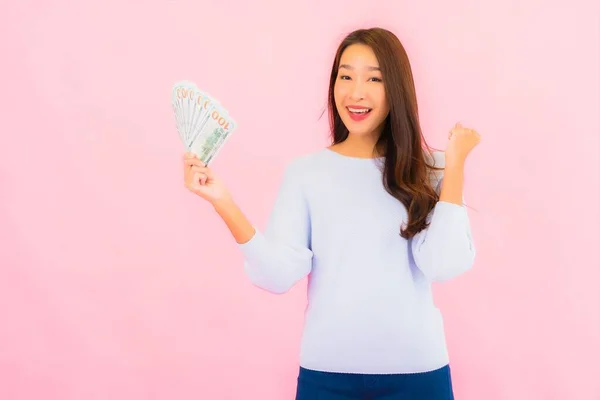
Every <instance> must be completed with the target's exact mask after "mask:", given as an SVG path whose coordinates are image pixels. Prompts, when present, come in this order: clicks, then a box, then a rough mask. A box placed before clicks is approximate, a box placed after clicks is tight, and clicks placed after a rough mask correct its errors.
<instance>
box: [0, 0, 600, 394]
mask: <svg viewBox="0 0 600 400" xmlns="http://www.w3.org/2000/svg"><path fill="white" fill-rule="evenodd" d="M284 4H294V5H284ZM317 4H318V3H317V1H316V0H313V1H305V2H300V3H298V2H294V3H290V2H277V1H268V2H267V1H255V2H244V1H235V2H234V1H204V2H193V1H190V0H187V1H186V0H179V1H175V0H170V1H161V2H157V1H129V2H123V1H116V0H111V1H106V0H105V1H94V2H92V1H87V2H82V1H75V0H73V1H70V2H68V1H66V0H62V1H53V2H48V1H37V2H33V1H31V0H30V1H25V2H8V1H7V2H3V4H2V5H0V46H1V47H0V49H1V52H2V56H3V57H2V62H1V68H2V74H1V78H0V79H1V80H2V81H1V82H0V83H1V87H2V89H3V96H2V97H1V100H0V101H1V102H2V104H0V114H1V118H0V124H1V125H0V132H1V147H0V149H1V152H2V154H1V156H0V183H1V186H0V195H1V197H0V246H1V247H0V265H1V268H0V398H1V399H12V400H34V399H35V400H39V399H44V400H75V399H77V400H92V399H111V400H125V399H127V400H146V399H156V400H167V399H178V400H185V399H215V400H217V399H218V400H221V399H235V400H238V399H260V400H282V399H292V398H293V393H294V388H295V378H296V373H297V353H298V345H299V338H300V332H301V331H300V330H301V324H302V311H303V308H304V301H305V294H304V293H305V292H304V289H305V288H304V286H303V285H299V286H298V287H297V288H295V289H294V290H293V291H292V292H290V293H289V294H287V295H284V296H280V297H277V296H273V295H269V294H267V293H264V292H262V291H260V290H258V289H255V288H253V287H252V286H251V285H250V284H249V283H248V281H247V280H246V278H245V276H244V275H243V272H242V259H241V256H240V253H239V252H238V251H237V250H236V247H235V244H234V242H233V240H232V239H231V238H230V236H229V233H228V231H227V230H226V229H225V227H224V225H223V224H221V223H220V221H219V220H218V219H217V217H216V216H215V214H213V213H212V212H211V210H210V208H209V207H207V205H206V204H203V203H202V202H201V201H199V199H198V198H195V197H193V196H192V195H190V194H189V193H188V192H187V191H186V190H185V189H184V187H183V181H182V172H181V163H180V157H181V152H182V149H181V145H180V142H179V138H178V136H177V133H176V132H175V129H174V120H173V116H172V112H171V108H170V102H169V101H170V99H169V96H170V89H171V85H172V84H173V83H174V82H175V81H176V80H179V79H190V80H193V81H195V82H196V83H197V84H198V86H200V87H201V88H203V89H206V90H207V91H208V92H210V93H212V94H214V95H215V96H217V97H218V98H219V99H220V100H221V101H222V102H223V104H225V106H226V107H227V108H228V109H229V110H230V111H231V113H232V114H233V115H234V116H235V118H236V119H237V121H238V122H239V126H240V129H239V130H238V131H236V134H235V135H236V136H235V137H234V138H232V139H231V140H230V141H229V142H228V145H227V148H226V149H224V150H223V151H222V152H221V153H220V154H219V158H218V159H217V161H216V162H215V164H214V168H215V170H217V171H218V173H219V174H220V175H221V176H222V178H223V179H225V180H226V182H228V184H229V186H230V188H231V190H232V191H233V192H234V193H235V195H236V196H237V198H238V200H239V201H240V203H241V205H242V207H243V209H244V210H245V211H246V213H247V214H248V215H249V216H250V218H251V219H252V220H253V221H254V222H255V223H257V224H258V225H259V226H264V222H265V220H266V217H267V215H268V212H269V209H270V206H271V204H272V201H273V196H274V194H275V190H276V189H277V185H278V183H279V179H280V177H281V168H282V166H283V165H284V163H286V162H287V161H288V160H290V158H292V157H294V156H296V155H298V154H301V153H304V152H306V151H311V150H313V149H315V148H317V147H319V146H322V145H324V144H325V143H326V132H325V129H326V119H323V120H321V121H318V116H319V114H320V111H321V108H322V106H323V105H324V102H325V94H326V89H327V75H328V73H329V68H330V65H331V61H332V56H333V52H334V49H335V46H336V45H337V43H338V40H339V39H341V37H342V35H343V34H344V33H346V32H348V31H349V30H351V29H354V28H356V27H359V26H371V25H382V26H385V27H388V28H391V29H393V30H394V31H395V32H396V33H397V34H398V35H399V36H400V38H401V39H402V40H403V42H404V43H405V45H406V47H407V49H408V51H409V53H410V56H411V59H412V62H413V66H414V70H415V75H416V80H417V87H418V92H419V96H420V109H421V113H422V119H423V127H424V129H425V132H426V134H427V136H428V138H429V139H430V141H431V143H432V144H434V145H435V146H438V147H443V146H444V143H445V142H444V141H445V138H446V133H447V131H448V129H449V128H450V127H451V125H452V124H453V123H454V122H455V121H456V120H462V121H463V122H464V123H466V124H469V125H473V126H474V127H476V128H477V129H478V130H479V131H480V132H481V133H482V135H483V141H482V143H481V145H480V146H479V147H478V148H477V150H476V151H475V153H474V154H473V155H472V157H471V159H470V161H469V164H468V175H467V179H468V181H467V189H466V190H467V193H466V197H467V199H468V201H469V203H470V205H471V206H472V207H473V208H474V210H473V211H472V212H471V217H472V223H473V229H474V232H475V235H476V240H477V243H478V251H479V255H478V259H477V263H476V267H475V269H474V270H473V271H472V272H470V273H468V274H467V275H465V276H463V277H461V278H459V279H457V280H455V281H453V282H450V283H447V284H445V285H443V286H438V287H436V298H437V301H438V304H439V305H440V307H441V308H442V310H443V312H444V313H445V320H446V326H447V332H448V342H449V346H450V352H451V357H452V360H453V370H454V379H455V387H456V394H457V398H458V399H461V400H482V399H485V400H500V399H502V400H504V399H506V400H537V399H539V400H555V399H556V400H559V399H560V400H563V399H569V400H571V399H572V400H592V399H597V398H598V397H594V395H596V396H598V395H599V387H598V376H600V367H599V366H598V365H599V364H598V357H599V348H598V338H599V336H600V310H599V302H600V299H599V291H598V286H597V285H598V281H599V279H600V273H599V268H598V266H599V263H600V259H599V254H598V250H597V249H598V243H600V237H599V226H600V218H599V217H600V216H599V212H598V206H597V205H598V204H599V200H600V199H599V182H598V172H599V165H598V150H599V148H600V146H599V140H598V137H599V114H598V110H599V108H600V104H599V93H598V90H599V87H600V82H599V79H598V71H599V70H600V65H599V60H598V58H599V56H598V50H599V30H598V15H599V11H600V10H599V5H598V2H597V1H594V0H589V1H586V0H572V1H569V2H559V1H541V0H525V1H523V0H521V1H496V2H480V1H478V0H459V1H454V2H442V1H437V2H431V1H428V2H415V1H411V2H409V1H397V0H389V1H378V2H373V3H371V2H366V1H357V0H346V1H327V2H324V3H323V4H320V5H318V6H317ZM28 7H31V9H28ZM292 18H297V19H295V20H293V19H292ZM7 88H8V91H7ZM259 158H261V159H262V161H260V162H259V161H257V160H258V159H259ZM594 249H596V250H594ZM594 379H595V382H593V380H594Z"/></svg>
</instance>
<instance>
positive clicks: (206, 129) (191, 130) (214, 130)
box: [171, 80, 237, 165]
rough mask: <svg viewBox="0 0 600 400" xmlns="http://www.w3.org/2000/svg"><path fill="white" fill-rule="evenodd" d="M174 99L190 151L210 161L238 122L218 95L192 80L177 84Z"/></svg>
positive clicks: (181, 134)
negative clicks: (222, 103) (219, 99)
mask: <svg viewBox="0 0 600 400" xmlns="http://www.w3.org/2000/svg"><path fill="white" fill-rule="evenodd" d="M171 102H172V106H173V111H174V113H175V124H176V127H177V132H178V133H179V137H180V138H181V141H182V142H183V145H184V146H185V149H186V151H189V152H192V153H195V154H196V155H197V156H198V158H199V159H200V160H201V161H202V162H204V163H205V164H206V165H208V164H209V163H210V162H211V161H213V160H214V159H215V157H216V156H217V154H218V153H219V151H220V150H221V149H222V148H223V145H224V144H225V142H226V141H227V139H228V138H229V137H230V136H231V134H232V133H233V131H234V130H235V128H236V126H237V124H236V122H235V121H234V119H233V118H231V116H230V115H229V113H228V111H227V110H226V109H225V108H224V107H223V106H222V105H221V104H220V103H219V101H218V100H217V99H215V98H214V97H212V96H211V95H210V94H208V93H207V92H204V91H202V90H200V89H198V87H196V85H195V84H194V83H193V82H190V81H185V80H183V81H179V82H176V83H175V84H174V85H173V89H172V93H171Z"/></svg>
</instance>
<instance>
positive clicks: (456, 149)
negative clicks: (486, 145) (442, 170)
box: [445, 123, 481, 165]
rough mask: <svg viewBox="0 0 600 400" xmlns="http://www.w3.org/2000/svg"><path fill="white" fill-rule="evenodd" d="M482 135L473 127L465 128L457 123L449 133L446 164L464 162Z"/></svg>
mask: <svg viewBox="0 0 600 400" xmlns="http://www.w3.org/2000/svg"><path fill="white" fill-rule="evenodd" d="M480 140H481V137H480V136H479V133H477V132H476V131H475V130H473V129H469V128H465V127H463V126H462V125H461V124H460V123H457V124H456V125H455V126H454V128H452V129H451V130H450V132H449V134H448V145H447V147H446V152H445V153H446V165H449V164H450V165H452V164H460V163H464V161H465V159H466V158H467V156H468V155H469V153H470V152H471V150H473V148H474V147H475V146H477V144H479V141H480Z"/></svg>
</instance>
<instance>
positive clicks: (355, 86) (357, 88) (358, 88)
mask: <svg viewBox="0 0 600 400" xmlns="http://www.w3.org/2000/svg"><path fill="white" fill-rule="evenodd" d="M350 98H351V99H352V100H353V101H358V100H362V99H364V98H365V85H364V84H363V83H362V82H359V81H358V80H355V81H354V82H352V87H351V88H350Z"/></svg>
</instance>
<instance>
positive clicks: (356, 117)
mask: <svg viewBox="0 0 600 400" xmlns="http://www.w3.org/2000/svg"><path fill="white" fill-rule="evenodd" d="M350 108H352V109H355V110H372V108H370V107H365V106H347V107H346V110H347V111H348V115H349V116H350V118H351V119H352V120H353V121H355V122H361V121H364V120H365V119H367V118H369V116H370V115H371V112H366V113H364V114H355V113H353V112H351V111H350Z"/></svg>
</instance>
